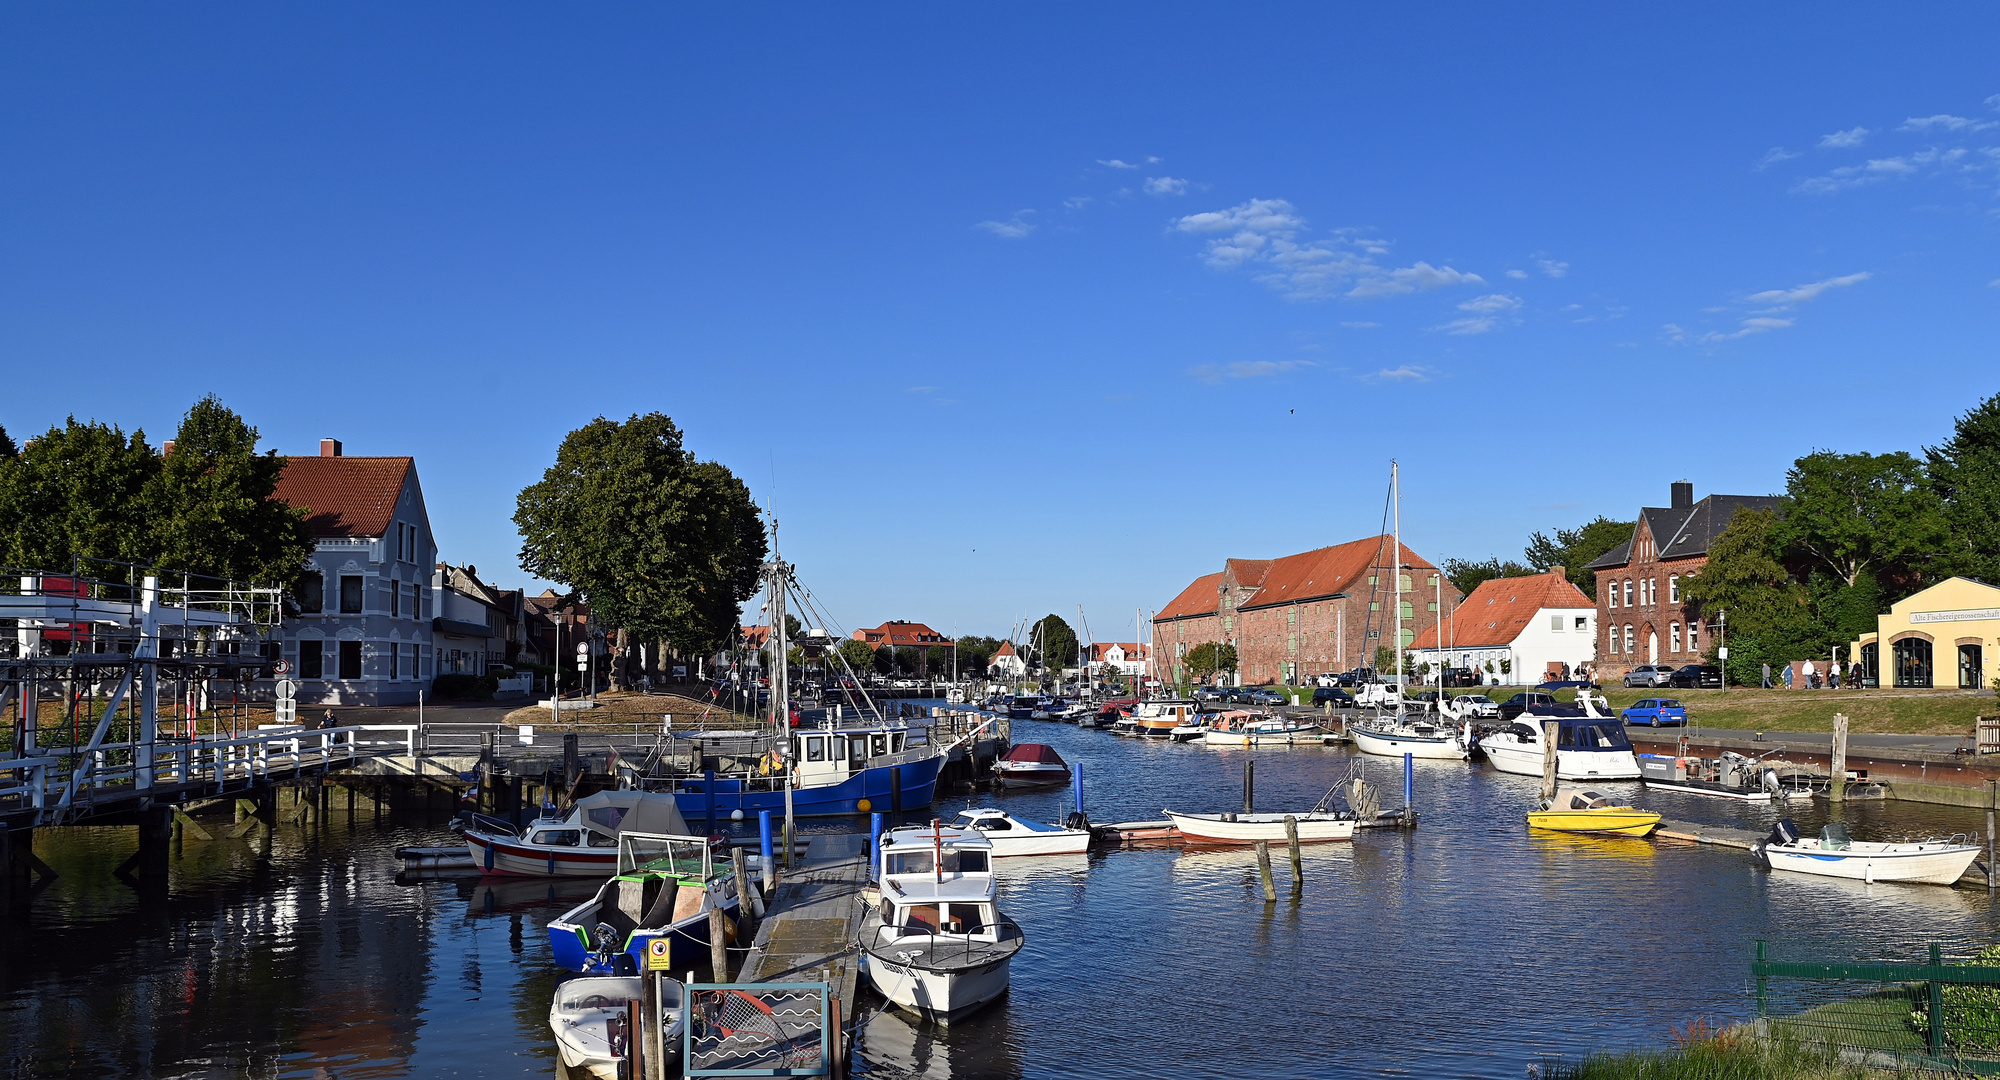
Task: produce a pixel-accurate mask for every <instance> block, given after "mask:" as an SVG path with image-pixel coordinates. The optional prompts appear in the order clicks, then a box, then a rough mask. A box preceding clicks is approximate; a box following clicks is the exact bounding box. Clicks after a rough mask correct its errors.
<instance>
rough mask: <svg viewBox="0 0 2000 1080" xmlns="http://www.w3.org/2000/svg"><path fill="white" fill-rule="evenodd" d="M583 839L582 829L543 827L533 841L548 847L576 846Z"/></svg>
mask: <svg viewBox="0 0 2000 1080" xmlns="http://www.w3.org/2000/svg"><path fill="white" fill-rule="evenodd" d="M582 840H583V830H582V829H543V830H542V831H541V832H538V833H536V834H535V839H534V840H533V841H531V842H532V843H536V844H542V845H545V846H548V847H575V846H576V845H577V844H578V843H580V842H581V841H582Z"/></svg>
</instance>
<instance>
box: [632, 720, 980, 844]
mask: <svg viewBox="0 0 2000 1080" xmlns="http://www.w3.org/2000/svg"><path fill="white" fill-rule="evenodd" d="M916 730H918V729H913V728H910V727H907V726H905V725H902V724H871V725H866V726H862V725H855V726H849V727H833V726H828V727H824V728H800V729H798V730H796V731H793V732H791V733H789V734H788V735H785V736H783V737H782V738H781V739H780V740H774V739H773V738H772V737H771V736H770V735H768V734H761V735H760V734H752V735H748V736H746V735H743V734H742V733H739V732H717V733H706V732H694V733H690V734H687V735H676V736H675V741H676V742H681V741H688V742H692V743H694V744H695V745H694V747H693V753H692V754H690V753H689V752H688V751H684V750H680V749H678V748H676V749H674V750H672V751H670V752H669V755H668V756H669V757H670V758H676V759H677V758H678V757H680V756H682V755H686V756H690V757H699V758H701V759H702V760H707V759H710V758H715V759H717V760H722V761H726V762H729V763H731V764H732V766H733V767H729V768H725V769H722V770H719V771H717V772H716V773H715V774H714V775H713V777H711V776H710V775H708V774H706V773H703V774H697V775H685V776H679V777H674V778H654V777H648V778H646V779H645V780H644V781H642V782H644V783H646V784H647V785H648V786H649V787H651V786H655V785H657V786H659V787H663V788H667V789H670V790H671V791H672V792H673V795H674V798H675V800H676V801H677V803H678V805H679V806H680V811H681V813H682V814H684V815H686V816H687V817H690V818H694V819H696V820H706V818H707V815H708V814H709V812H710V811H711V809H712V810H713V812H714V813H716V814H718V815H720V816H723V817H728V816H729V815H730V814H732V813H734V812H735V811H737V810H741V811H743V814H744V816H745V817H755V816H756V814H757V812H758V811H760V810H770V811H772V812H773V813H782V812H783V811H784V810H785V808H786V799H785V787H786V784H787V781H788V779H789V783H790V786H791V788H792V792H791V803H790V805H791V809H792V813H793V815H794V816H797V817H831V816H838V815H845V814H865V813H868V812H870V811H873V810H890V809H910V808H915V807H920V806H929V805H930V804H931V800H932V799H933V798H934V797H935V796H936V793H937V778H938V773H939V771H941V770H942V769H943V768H944V764H945V762H946V760H948V759H949V757H950V750H951V748H950V747H949V746H940V745H936V744H930V743H915V742H912V741H911V736H912V735H913V734H914V733H915V732H916ZM977 734H978V732H977V731H974V732H971V733H968V734H967V735H965V736H964V737H963V739H961V741H965V740H970V739H971V738H973V737H974V736H975V735H977ZM788 762H789V764H790V768H789V769H787V767H786V766H787V763H788ZM788 773H789V777H788ZM682 831H685V830H682Z"/></svg>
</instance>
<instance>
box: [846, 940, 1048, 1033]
mask: <svg viewBox="0 0 2000 1080" xmlns="http://www.w3.org/2000/svg"><path fill="white" fill-rule="evenodd" d="M866 957H867V959H866V964H867V971H868V982H869V984H870V985H872V986H874V987H875V992H876V993H878V994H881V995H882V996H883V997H885V998H887V999H888V1000H889V1001H890V1002H891V1003H892V1004H895V1005H898V1006H901V1007H902V1008H905V1009H908V1010H909V1011H911V1012H913V1013H916V1014H918V1015H920V1016H922V1017H924V1018H925V1019H929V1020H936V1021H938V1022H940V1023H950V1022H951V1021H953V1020H956V1019H958V1018H960V1017H963V1016H965V1015H967V1014H969V1013H971V1012H973V1011H974V1010H977V1009H979V1008H981V1007H983V1006H985V1005H988V1004H990V1003H992V1002H993V1001H994V1000H995V999H997V998H999V997H1000V995H1002V994H1004V993H1006V992H1007V983H1008V979H1009V977H1010V974H1009V968H1010V966H1011V965H1012V964H1013V960H1014V958H1013V957H1012V956H1006V957H1002V958H1001V959H999V960H995V961H994V962H992V963H991V964H987V965H984V966H982V967H977V968H968V969H965V970H960V971H931V970H927V969H925V968H920V967H913V966H911V965H909V964H903V963H898V962H897V961H895V960H893V959H884V958H883V957H881V956H877V955H875V954H873V953H868V954H866Z"/></svg>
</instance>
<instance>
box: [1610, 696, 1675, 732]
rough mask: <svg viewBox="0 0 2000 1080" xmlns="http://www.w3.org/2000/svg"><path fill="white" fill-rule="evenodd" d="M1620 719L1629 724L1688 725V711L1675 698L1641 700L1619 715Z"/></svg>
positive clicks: (1655, 725) (1656, 725)
mask: <svg viewBox="0 0 2000 1080" xmlns="http://www.w3.org/2000/svg"><path fill="white" fill-rule="evenodd" d="M1618 717H1619V719H1621V720H1623V721H1625V722H1626V723H1628V724H1651V725H1652V726H1654V727H1659V726H1660V725H1662V724H1680V725H1686V724H1687V722H1688V714H1687V709H1686V708H1684V707H1682V705H1681V703H1680V702H1678V701H1675V700H1674V699H1673V698H1640V699H1639V700H1638V701H1635V702H1633V703H1632V704H1631V705H1630V706H1628V707H1627V708H1626V709H1625V710H1624V711H1622V712H1620V713H1619V714H1618Z"/></svg>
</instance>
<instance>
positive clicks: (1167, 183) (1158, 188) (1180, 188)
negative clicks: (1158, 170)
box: [1145, 176, 1188, 195]
mask: <svg viewBox="0 0 2000 1080" xmlns="http://www.w3.org/2000/svg"><path fill="white" fill-rule="evenodd" d="M1145 186H1146V194H1148V195H1185V194H1187V189H1188V182H1187V181H1185V180H1176V179H1174V178H1173V177H1171V176H1149V177H1147V178H1146V185H1145Z"/></svg>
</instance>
